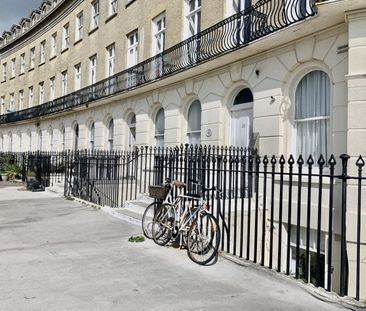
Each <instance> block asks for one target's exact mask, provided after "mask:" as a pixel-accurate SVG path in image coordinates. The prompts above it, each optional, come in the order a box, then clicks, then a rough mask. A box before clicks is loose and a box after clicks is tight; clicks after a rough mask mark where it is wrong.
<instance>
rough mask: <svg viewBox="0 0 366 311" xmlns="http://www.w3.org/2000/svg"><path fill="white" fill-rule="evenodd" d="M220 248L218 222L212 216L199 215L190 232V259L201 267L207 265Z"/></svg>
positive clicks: (188, 246) (188, 250) (188, 241)
mask: <svg viewBox="0 0 366 311" xmlns="http://www.w3.org/2000/svg"><path fill="white" fill-rule="evenodd" d="M219 247H220V228H219V224H218V221H217V220H216V218H215V217H214V216H212V215H211V214H207V213H203V214H201V215H199V216H198V217H197V219H196V220H195V221H194V222H193V223H192V226H191V227H190V229H189V231H188V239H187V253H188V257H189V258H190V259H191V260H192V261H193V262H195V263H197V264H199V265H205V264H207V263H209V262H210V261H211V260H212V259H213V258H214V257H215V256H216V255H217V253H218V250H219Z"/></svg>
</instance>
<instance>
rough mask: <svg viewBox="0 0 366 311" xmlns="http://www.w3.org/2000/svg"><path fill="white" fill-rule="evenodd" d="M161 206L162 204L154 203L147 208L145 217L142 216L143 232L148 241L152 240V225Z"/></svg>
mask: <svg viewBox="0 0 366 311" xmlns="http://www.w3.org/2000/svg"><path fill="white" fill-rule="evenodd" d="M160 206H161V203H160V202H153V203H151V204H150V205H149V206H147V207H146V209H145V212H144V215H143V216H142V232H143V233H144V236H145V237H147V238H148V239H152V224H153V220H154V217H155V214H156V213H157V211H158V210H159V208H160Z"/></svg>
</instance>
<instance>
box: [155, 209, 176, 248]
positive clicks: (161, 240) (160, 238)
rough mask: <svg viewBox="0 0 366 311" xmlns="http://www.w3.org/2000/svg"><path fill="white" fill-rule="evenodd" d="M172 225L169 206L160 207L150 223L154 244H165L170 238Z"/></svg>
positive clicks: (172, 216)
mask: <svg viewBox="0 0 366 311" xmlns="http://www.w3.org/2000/svg"><path fill="white" fill-rule="evenodd" d="M173 225H174V211H173V210H172V208H171V206H170V205H166V204H163V205H161V206H160V208H159V209H158V210H157V212H156V214H155V217H154V219H153V223H152V238H153V240H154V242H155V243H156V244H158V245H161V246H163V245H165V244H167V243H168V242H169V241H170V239H171V237H172V231H173Z"/></svg>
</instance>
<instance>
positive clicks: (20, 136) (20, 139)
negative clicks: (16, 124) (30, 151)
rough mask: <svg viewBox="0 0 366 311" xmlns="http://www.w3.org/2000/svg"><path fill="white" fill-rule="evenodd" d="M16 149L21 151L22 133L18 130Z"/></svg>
mask: <svg viewBox="0 0 366 311" xmlns="http://www.w3.org/2000/svg"><path fill="white" fill-rule="evenodd" d="M18 151H19V152H21V151H22V133H21V132H18Z"/></svg>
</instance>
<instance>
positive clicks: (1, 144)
mask: <svg viewBox="0 0 366 311" xmlns="http://www.w3.org/2000/svg"><path fill="white" fill-rule="evenodd" d="M0 151H4V136H3V134H1V133H0Z"/></svg>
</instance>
